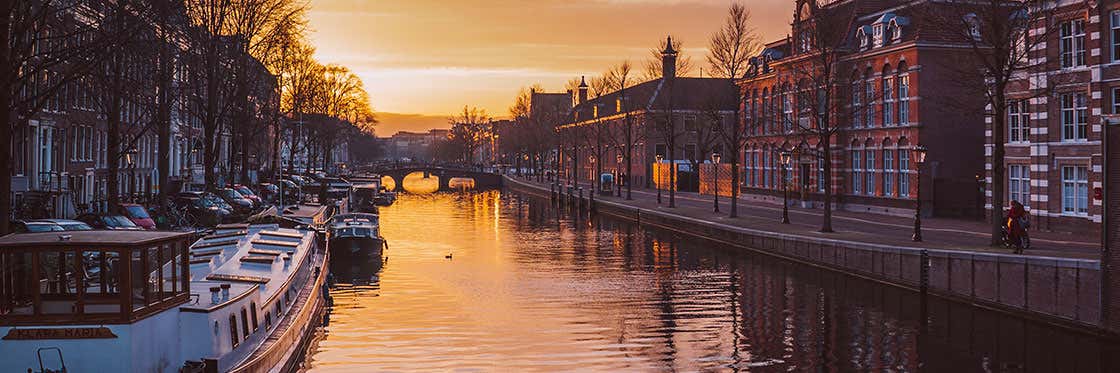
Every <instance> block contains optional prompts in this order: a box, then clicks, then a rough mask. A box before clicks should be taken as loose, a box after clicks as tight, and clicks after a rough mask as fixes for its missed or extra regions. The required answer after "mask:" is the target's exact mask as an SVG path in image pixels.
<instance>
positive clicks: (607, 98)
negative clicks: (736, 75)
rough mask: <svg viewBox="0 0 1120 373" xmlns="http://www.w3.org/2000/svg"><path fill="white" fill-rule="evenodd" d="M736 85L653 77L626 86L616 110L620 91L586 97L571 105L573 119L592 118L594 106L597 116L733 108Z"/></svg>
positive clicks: (691, 79) (702, 79)
mask: <svg viewBox="0 0 1120 373" xmlns="http://www.w3.org/2000/svg"><path fill="white" fill-rule="evenodd" d="M737 93H738V88H736V86H735V84H733V83H732V82H731V81H730V80H728V79H723V78H690V77H677V78H672V79H664V78H661V79H654V80H650V81H647V82H643V83H640V84H636V85H634V86H631V87H628V88H626V101H627V103H626V104H625V105H624V107H623V108H622V109H624V110H621V111H619V110H616V109H617V108H618V107H617V103H618V99H619V98H620V97H622V92H621V91H614V92H611V93H608V94H605V95H602V96H599V97H596V98H593V99H589V100H587V102H584V103H582V104H579V105H576V107H575V108H573V110H572V112H573V114H574V115H573V117H572V121H573V122H580V121H585V120H589V119H594V113H595V109H594V108H595V106H596V105H598V107H599V116H600V117H604V116H610V115H614V114H620V113H624V112H625V111H626V110H627V109H628V110H629V111H631V112H635V111H642V110H667V109H668V108H669V107H670V106H671V107H672V108H673V109H674V110H712V109H716V110H735V96H736V94H737Z"/></svg>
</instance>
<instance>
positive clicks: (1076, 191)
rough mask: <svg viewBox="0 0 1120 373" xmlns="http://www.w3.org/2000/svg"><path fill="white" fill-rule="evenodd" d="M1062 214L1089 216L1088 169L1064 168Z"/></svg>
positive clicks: (1080, 167)
mask: <svg viewBox="0 0 1120 373" xmlns="http://www.w3.org/2000/svg"><path fill="white" fill-rule="evenodd" d="M1062 213H1063V214H1072V215H1088V214H1089V169H1088V168H1087V167H1085V166H1063V167H1062Z"/></svg>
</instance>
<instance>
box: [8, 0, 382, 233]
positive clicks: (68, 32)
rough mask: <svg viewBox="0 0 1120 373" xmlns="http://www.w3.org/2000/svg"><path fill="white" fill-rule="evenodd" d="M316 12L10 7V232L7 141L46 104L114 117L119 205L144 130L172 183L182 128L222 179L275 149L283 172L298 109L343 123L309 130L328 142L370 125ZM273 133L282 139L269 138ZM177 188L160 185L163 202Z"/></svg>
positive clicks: (276, 3) (209, 181)
mask: <svg viewBox="0 0 1120 373" xmlns="http://www.w3.org/2000/svg"><path fill="white" fill-rule="evenodd" d="M307 7H308V5H307V3H306V2H305V1H302V0H112V1H110V0H93V1H78V2H76V1H64V0H29V1H14V2H12V1H6V2H3V3H2V4H0V40H2V41H4V42H3V43H0V118H6V120H5V121H4V123H3V125H0V138H4V139H5V140H4V141H0V164H3V165H4V167H5V170H4V171H3V172H0V233H4V232H7V231H8V226H9V219H10V217H11V210H10V208H11V195H12V193H11V181H12V179H11V176H12V174H13V169H12V167H13V165H14V164H15V162H13V160H14V159H15V158H14V157H22V156H24V154H13V149H12V148H11V144H12V142H10V141H9V140H8V139H12V138H13V137H16V136H20V135H21V134H22V133H23V132H24V130H25V129H26V128H27V126H28V121H29V120H32V119H35V118H38V117H40V116H42V115H43V113H44V111H49V112H51V113H58V112H66V111H68V110H69V109H71V108H80V109H84V111H93V112H94V113H95V114H96V116H95V118H99V122H98V123H103V124H104V129H105V132H106V134H107V141H106V143H107V144H106V145H107V146H106V151H107V153H108V156H107V159H108V162H107V168H108V174H109V176H108V177H107V182H108V195H107V197H108V198H109V205H110V206H114V205H116V202H117V198H118V196H117V191H118V190H120V188H119V186H118V185H117V184H118V181H117V180H118V177H117V175H119V172H120V170H119V167H120V160H122V159H123V158H124V157H125V156H126V155H127V154H128V153H130V149H134V148H135V143H136V142H137V141H138V139H140V138H141V137H142V136H144V135H150V134H153V133H154V134H156V135H157V136H158V152H157V154H158V158H157V167H158V169H159V172H158V174H159V178H160V180H159V181H158V183H159V185H161V186H166V185H168V175H169V174H170V172H168V171H169V167H170V154H171V149H172V145H171V132H172V131H173V128H179V131H180V132H181V133H190V132H191V131H190V129H191V128H200V131H199V132H201V133H200V134H197V138H196V139H197V140H200V142H201V144H202V146H201V147H202V149H201V157H202V161H203V162H202V163H203V168H204V170H205V171H204V175H205V176H204V182H205V185H206V187H208V188H213V187H215V186H216V184H217V182H218V180H219V178H218V176H219V175H218V170H219V169H225V170H227V171H228V172H229V174H228V175H227V176H228V178H227V180H231V181H232V180H235V179H240V180H241V181H242V182H246V181H247V180H248V171H249V169H250V166H251V163H250V155H251V154H252V153H255V152H263V151H264V150H265V149H267V150H269V151H270V154H262V158H263V157H267V158H268V159H269V160H270V164H271V168H272V169H273V170H278V169H279V162H280V157H279V153H278V151H279V149H280V135H279V134H283V133H292V131H290V130H289V129H288V128H286V127H288V124H287V123H289V122H290V121H287V120H285V118H288V117H295V116H297V113H316V114H323V115H327V116H330V117H332V118H336V119H337V123H336V124H338V125H337V126H333V127H331V128H312V129H306V130H304V131H311V132H312V135H311V136H307V133H306V132H304V133H303V134H304V135H305V136H303V137H302V138H310V139H316V141H320V142H319V143H318V145H320V146H319V147H320V148H321V149H329V148H330V146H331V142H332V141H334V139H336V138H337V134H338V133H340V131H343V130H346V129H348V128H356V129H357V130H364V131H367V132H372V129H373V124H375V123H376V121H375V120H374V118H373V115H372V112H371V109H370V108H369V99H368V96H366V94H365V92H364V90H362V84H361V82H360V80H358V79H357V77H356V76H354V74H352V73H350V72H349V71H348V70H346V69H345V68H343V67H340V66H323V65H321V64H319V63H318V62H316V61H314V59H313V58H312V52H313V50H312V49H311V48H310V47H309V46H308V44H307V42H306V40H305V39H304V32H305V30H306V18H305V15H306V11H307ZM78 111H79V110H72V112H74V113H76V112H78ZM72 115H78V114H72ZM317 131H322V133H321V134H320V133H318V132H317ZM269 133H271V134H274V136H273V138H272V144H271V146H266V145H268V143H267V142H263V143H262V142H260V141H257V139H260V138H262V135H266V134H269ZM299 134H300V133H295V134H294V135H292V138H293V139H296V138H300V136H296V135H299ZM190 135H191V136H196V135H195V134H193V133H191V134H190ZM223 138H229V139H231V143H230V149H229V150H230V151H229V153H228V154H229V155H230V159H229V164H228V165H219V164H218V163H219V160H220V158H219V157H220V151H221V145H222V144H221V141H222V139H223ZM304 142H307V141H304ZM293 148H300V146H299V145H298V144H297V145H296V146H293ZM302 148H304V149H305V150H306V149H308V144H303V145H302ZM324 154H329V152H325V153H324ZM234 155H237V156H236V157H235V156H234ZM234 170H237V172H236V173H235V171H234ZM169 192H171V191H169V190H168V188H160V195H159V198H158V201H159V202H158V205H159V208H160V209H161V211H163V209H166V207H167V199H168V193H169Z"/></svg>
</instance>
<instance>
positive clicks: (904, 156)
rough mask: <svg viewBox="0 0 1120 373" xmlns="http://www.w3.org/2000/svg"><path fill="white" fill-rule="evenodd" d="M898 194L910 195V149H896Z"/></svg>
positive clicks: (902, 195)
mask: <svg viewBox="0 0 1120 373" xmlns="http://www.w3.org/2000/svg"><path fill="white" fill-rule="evenodd" d="M898 195H899V196H901V197H909V196H910V149H898Z"/></svg>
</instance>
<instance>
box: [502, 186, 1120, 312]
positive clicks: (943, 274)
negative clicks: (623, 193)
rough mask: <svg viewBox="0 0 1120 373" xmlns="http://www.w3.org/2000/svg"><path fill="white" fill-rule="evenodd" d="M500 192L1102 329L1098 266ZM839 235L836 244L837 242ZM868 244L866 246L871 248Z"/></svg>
mask: <svg viewBox="0 0 1120 373" xmlns="http://www.w3.org/2000/svg"><path fill="white" fill-rule="evenodd" d="M505 185H506V186H508V187H509V188H511V189H513V190H516V191H519V192H523V193H529V194H534V195H538V196H541V197H543V198H553V199H556V200H558V203H566V204H570V205H573V206H574V208H577V209H579V208H581V206H582V207H583V208H587V209H589V210H590V209H594V211H596V212H597V213H602V214H608V215H612V216H616V217H620V218H624V219H628V220H632V221H635V222H638V223H640V224H648V225H652V226H656V227H659V228H663V229H667V230H671V231H675V232H679V233H683V234H688V235H692V236H696V237H700V238H704V239H709V240H713V241H717V242H720V243H724V244H728V245H731V246H734V247H737V248H743V249H748V250H752V251H756V252H761V253H765V254H769V255H773V256H777V257H781V258H785V259H789V260H793V261H797V262H801V263H805V264H809V265H814V266H820V267H825V268H829V269H832V270H836V271H839V272H843V273H847V274H850V275H854V276H859V277H863V278H867V279H871V280H875V281H879V282H882V283H886V284H890V285H894V286H899V287H903V288H907V289H913V290H915V291H919V292H926V293H928V294H932V295H936V296H941V297H946V298H950V299H954V300H957V301H961V302H966V303H970V304H974V305H977V306H981V307H986V308H992V309H996V310H1000V311H1004V312H1010V313H1014V314H1017V315H1020V316H1024V317H1029V318H1033V319H1037V320H1039V321H1042V322H1048V323H1052V324H1056V325H1060V326H1065V327H1070V328H1075V329H1080V330H1090V331H1092V332H1095V333H1105V331H1104V329H1103V328H1102V324H1101V312H1100V310H1101V306H1100V304H1101V303H1100V302H1101V297H1100V286H1101V271H1100V261H1099V260H1094V259H1085V258H1067V257H1058V256H1043V255H1015V254H1010V253H999V252H990V251H989V252H985V251H974V250H963V249H960V248H937V247H931V245H930V244H928V243H924V244H923V245H922V246H907V245H899V244H893V243H892V244H882V243H876V242H873V240H865V241H860V240H853V239H844V238H851V237H852V236H853V235H845V234H843V233H839V234H819V233H817V234H812V235H810V234H805V233H791V232H789V231H788V230H784V229H782V227H780V226H778V227H775V226H773V225H767V226H750V225H749V222H747V221H745V220H746V219H743V220H744V221H740V220H736V219H728V218H720V219H718V221H717V220H715V219H710V218H708V219H706V218H704V217H703V215H704V214H708V215H711V212H710V210H709V211H692V210H696V208H695V207H677V208H673V209H668V208H663V207H659V206H658V205H656V204H652V203H651V202H650V201H644V200H631V201H626V200H621V199H617V198H614V197H600V196H596V197H592V196H591V195H590V193H587V192H585V193H583V195H582V199H581V195H580V193H577V192H575V191H572V192H568V191H566V190H564V191H561V190H559V189H558V188H552V190H550V188H549V185H548V184H542V183H534V182H528V181H525V180H520V179H517V178H509V177H507V178H506V184H505ZM837 237H840V238H837ZM869 241H872V242H869Z"/></svg>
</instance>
